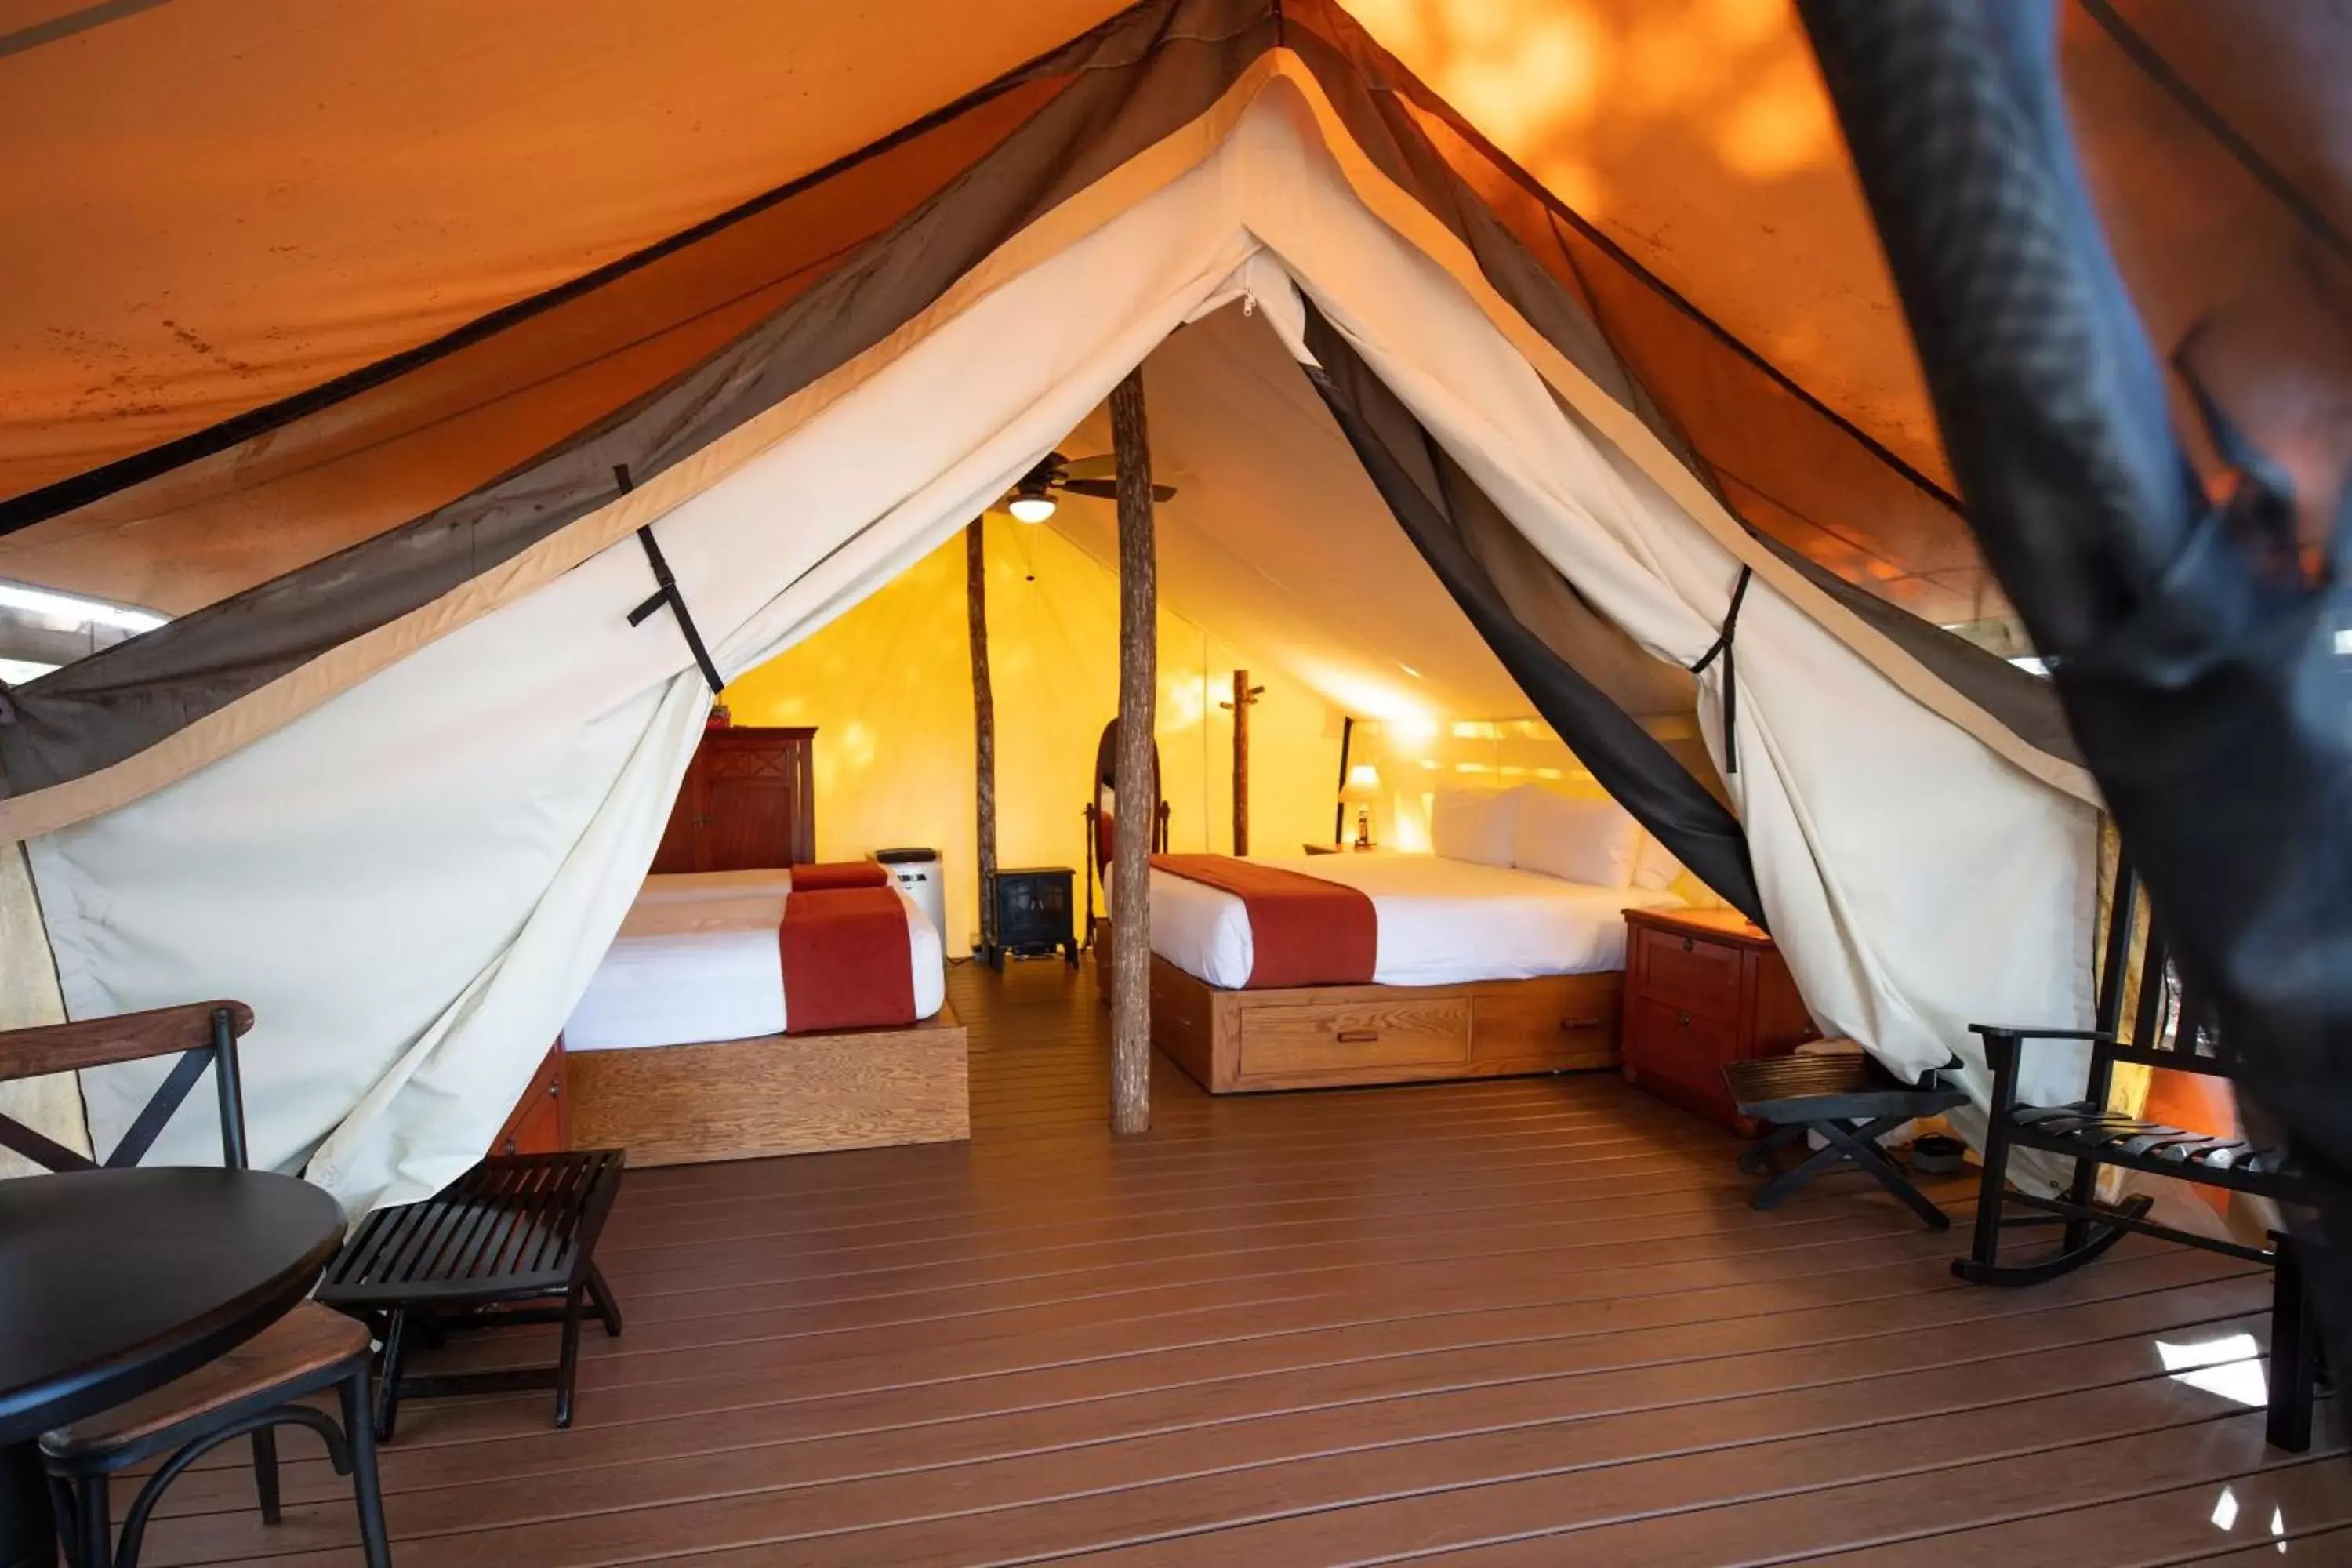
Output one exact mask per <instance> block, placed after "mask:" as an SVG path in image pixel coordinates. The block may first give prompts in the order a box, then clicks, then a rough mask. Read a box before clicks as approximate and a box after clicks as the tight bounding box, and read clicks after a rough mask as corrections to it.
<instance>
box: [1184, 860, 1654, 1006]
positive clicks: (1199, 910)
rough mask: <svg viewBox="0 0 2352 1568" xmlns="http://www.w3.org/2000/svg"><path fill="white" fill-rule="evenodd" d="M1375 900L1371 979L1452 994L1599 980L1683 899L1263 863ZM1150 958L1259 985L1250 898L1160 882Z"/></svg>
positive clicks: (1424, 864)
mask: <svg viewBox="0 0 2352 1568" xmlns="http://www.w3.org/2000/svg"><path fill="white" fill-rule="evenodd" d="M1250 858H1251V860H1252V861H1254V862H1255V863H1256V864H1258V865H1262V866H1277V867H1280V868H1283V869H1285V870H1290V871H1303V872H1305V873H1306V874H1307V876H1310V877H1320V878H1322V879H1324V880H1325V881H1327V882H1340V883H1344V884H1346V885H1347V886H1349V887H1350V888H1356V889H1361V890H1362V891H1363V892H1365V893H1366V894H1368V895H1370V898H1371V900H1372V910H1373V912H1374V913H1375V914H1376V915H1377V916H1378V918H1379V921H1380V941H1379V945H1378V947H1377V948H1376V950H1375V952H1376V955H1377V956H1376V960H1375V962H1374V963H1373V966H1372V980H1373V982H1374V983H1375V984H1381V985H1452V984H1461V983H1462V982H1464V981H1470V980H1525V979H1528V978H1531V977H1532V976H1535V975H1538V974H1591V973H1598V972H1600V971H1601V970H1607V969H1622V968H1623V967H1624V966H1625V920H1624V911H1625V910H1628V909H1633V908H1641V909H1673V908H1676V907H1678V906H1680V905H1681V904H1682V902H1683V900H1681V899H1680V898H1677V897H1676V896H1675V895H1674V894H1672V893H1659V892H1649V891H1646V890H1644V889H1640V888H1596V887H1591V886H1589V885H1587V884H1585V883H1582V882H1564V881H1562V880H1560V879H1559V878H1557V877H1547V876H1545V875H1543V874H1542V873H1541V872H1538V871H1520V870H1515V869H1512V868H1508V867H1502V866H1481V865H1477V864H1475V863H1474V862H1471V861H1468V860H1447V859H1444V858H1440V857H1438V856H1435V855H1353V854H1340V855H1307V856H1297V857H1279V856H1259V855H1253V856H1251V857H1250ZM1151 951H1152V952H1156V953H1158V954H1159V955H1160V957H1162V958H1164V959H1166V960H1167V961H1168V962H1169V963H1172V964H1174V965H1175V966H1176V967H1177V968H1179V969H1181V970H1183V971H1184V972H1185V973H1188V974H1192V975H1194V976H1197V977H1198V978H1200V979H1202V980H1205V981H1207V982H1208V983H1209V984H1212V985H1218V986H1223V987H1224V988H1226V989H1228V990H1239V989H1241V988H1242V987H1243V986H1244V985H1246V984H1248V983H1249V974H1250V967H1251V965H1252V964H1253V963H1255V948H1254V947H1253V945H1252V943H1251V939H1250V922H1249V913H1248V910H1246V908H1245V907H1244V905H1243V903H1242V901H1241V900H1240V899H1238V898H1236V897H1234V895H1233V894H1231V893H1227V892H1223V891H1220V890H1219V889H1215V888H1212V887H1209V886H1207V885H1205V884H1203V883H1200V882H1194V881H1191V880H1189V879H1185V878H1182V877H1171V876H1169V875H1166V874H1165V873H1155V874H1154V875H1153V876H1152V879H1151Z"/></svg>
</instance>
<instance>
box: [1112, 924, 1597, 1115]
mask: <svg viewBox="0 0 2352 1568" xmlns="http://www.w3.org/2000/svg"><path fill="white" fill-rule="evenodd" d="M1624 988H1625V975H1624V972H1623V971H1622V970H1616V969H1612V970H1605V971H1603V972H1601V973H1598V974H1548V975H1543V976H1539V977H1538V978H1537V979H1533V980H1480V981H1471V982H1467V983H1465V984H1460V985H1308V986H1300V987H1298V988H1297V989H1295V990H1269V991H1226V990H1223V989H1220V988H1219V987H1217V986H1214V985H1212V984H1209V983H1208V982H1207V981H1205V980H1202V979H1199V978H1197V977H1195V976H1193V975H1191V974H1187V973H1185V972H1184V971H1182V970H1181V969H1179V968H1177V967H1176V966H1175V965H1174V964H1172V963H1169V962H1168V961H1167V960H1166V959H1164V958H1162V957H1160V955H1159V954H1158V953H1154V954H1152V956H1151V1043H1152V1044H1153V1045H1155V1046H1158V1047H1160V1050H1162V1051H1163V1052H1165V1053H1166V1054H1167V1055H1168V1058H1169V1059H1171V1061H1173V1062H1175V1063H1176V1065H1177V1066H1179V1067H1181V1068H1183V1069H1184V1070H1185V1071H1186V1072H1188V1073H1190V1074H1192V1078H1193V1079H1194V1080H1195V1081H1196V1082H1198V1083H1199V1084H1200V1086H1201V1087H1202V1089H1207V1090H1208V1091H1209V1092H1210V1093H1212V1094H1248V1093H1253V1092H1255V1091H1258V1090H1263V1089H1329V1088H1337V1087H1341V1086H1350V1085H1354V1086H1361V1085H1370V1084H1384V1083H1424V1082H1428V1081H1430V1080H1432V1079H1462V1078H1499V1077H1502V1076H1505V1075H1507V1074H1513V1073H1539V1072H1564V1071H1568V1070H1570V1069H1572V1068H1613V1067H1615V1066H1616V1065H1617V1021H1618V1012H1619V1007H1620V1004H1621V999H1622V994H1623V992H1624Z"/></svg>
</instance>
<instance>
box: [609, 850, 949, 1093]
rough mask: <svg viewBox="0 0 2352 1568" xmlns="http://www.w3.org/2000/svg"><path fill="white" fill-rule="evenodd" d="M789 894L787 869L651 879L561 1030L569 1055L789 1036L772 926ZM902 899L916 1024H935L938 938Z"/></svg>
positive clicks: (939, 990)
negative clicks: (919, 1020) (920, 1020)
mask: <svg viewBox="0 0 2352 1568" xmlns="http://www.w3.org/2000/svg"><path fill="white" fill-rule="evenodd" d="M791 887H792V873H791V872H789V871H782V870H769V871H709V872H697V873H688V874H682V875H675V876H662V877H648V878H646V886H645V889H644V890H643V891H642V892H640V893H639V894H638V896H637V900H636V902H635V904H633V905H632V906H631V907H630V910H629V913H628V917H627V918H626V919H625V920H624V921H622V922H621V931H620V934H619V935H618V936H616V937H615V938H614V941H613V945H612V947H611V949H610V950H608V951H607V952H605V954H604V962H603V963H599V964H598V965H597V966H596V973H594V975H593V976H592V977H591V978H590V980H589V982H588V989H587V991H586V992H585V993H583V994H582V996H581V998H580V1002H579V1005H577V1006H575V1007H574V1008H573V1009H572V1020H571V1022H570V1023H569V1024H567V1025H565V1026H564V1030H563V1044H564V1048H565V1049H566V1050H567V1051H608V1050H625V1049H632V1048H638V1047H650V1046H680V1045H691V1044H694V1043H696V1042H698V1041H704V1040H741V1039H749V1038H751V1037H755V1036H760V1035H781V1034H783V1033H785V1032H786V1031H787V1030H788V1029H790V1027H791V1026H792V998H791V997H790V996H789V995H787V994H785V988H784V973H783V961H782V956H781V953H780V952H779V949H778V947H777V942H776V928H777V927H778V925H780V924H781V923H782V921H783V917H784V899H785V896H786V895H787V893H788V892H789V891H790V889H791ZM892 890H893V891H894V892H895V891H896V889H895V888H894V889H892ZM898 901H899V902H900V903H901V904H902V905H904V906H905V909H906V914H907V944H908V965H909V968H910V970H911V972H912V975H913V979H914V991H915V1016H916V1017H917V1018H929V1017H931V1016H934V1015H936V1014H937V1013H938V1012H939V1010H940V1005H942V1004H943V1003H944V1002H945V1001H946V1000H947V969H946V961H945V955H944V953H943V952H942V950H941V947H940V933H939V932H938V931H935V930H933V929H932V927H931V922H930V921H929V918H928V917H926V916H925V915H924V913H923V911H922V910H920V909H919V908H917V907H916V905H915V902H914V900H911V899H908V897H907V896H906V895H905V894H903V893H899V894H898Z"/></svg>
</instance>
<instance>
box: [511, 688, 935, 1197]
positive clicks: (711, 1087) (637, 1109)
mask: <svg viewBox="0 0 2352 1568" xmlns="http://www.w3.org/2000/svg"><path fill="white" fill-rule="evenodd" d="M815 734H816V731H814V730H811V729H791V730H778V729H761V728H756V727H721V728H714V729H711V730H709V731H705V733H704V735H703V737H702V743H701V746H700V747H699V748H698V750H697V752H696V753H695V760H694V763H693V765H692V766H691V767H690V768H689V769H688V774H687V779H686V783H685V784H683V785H681V786H680V788H679V791H678V798H677V802H676V804H675V805H672V807H671V808H670V821H669V827H668V830H667V833H666V834H665V835H664V837H663V839H662V851H661V855H660V856H659V857H657V858H656V860H655V862H654V869H655V870H656V871H710V870H737V869H758V868H765V867H770V866H773V867H779V868H782V867H789V866H791V865H792V864H793V863H794V862H795V861H806V860H814V858H816V816H815V813H816V806H815V792H814V784H813V783H812V778H813V773H812V769H813V765H814V764H813V762H812V754H813V742H814V736H815ZM562 1044H563V1042H562V1040H560V1039H559V1040H558V1041H557V1042H556V1046H557V1054H556V1056H555V1058H553V1059H555V1060H559V1061H562V1062H564V1063H565V1064H566V1076H567V1077H568V1079H569V1097H570V1100H571V1123H572V1125H571V1139H572V1146H573V1147H575V1148H582V1149H607V1148H620V1149H626V1150H627V1151H628V1152H629V1163H631V1164H633V1165H686V1164H694V1163H700V1162H703V1161H708V1160H758V1159H764V1158H766V1157H767V1156H769V1155H772V1154H814V1153H818V1152H823V1151H825V1150H832V1149H872V1148H878V1147H882V1146H885V1145H888V1144H895V1143H942V1142H954V1141H956V1140H960V1139H965V1138H969V1137H971V1079H970V1073H969V1063H968V1061H967V1058H966V1055H965V1044H964V1028H963V1025H962V1024H961V1022H959V1021H958V1020H957V1018H956V1016H955V1010H954V1009H953V1008H952V1007H950V1006H947V1005H941V1006H940V1011H939V1015H938V1016H936V1017H932V1018H928V1019H925V1020H924V1021H922V1022H921V1023H919V1024H910V1025H906V1026H884V1027H881V1028H871V1029H840V1030H835V1031H833V1032H831V1033H828V1034H822V1035H816V1034H811V1035H761V1036H758V1037H754V1038H751V1039H746V1040H719V1041H714V1042H711V1043H709V1044H702V1045H690V1046H648V1047H644V1048H643V1049H638V1050H618V1051H564V1050H563V1049H562Z"/></svg>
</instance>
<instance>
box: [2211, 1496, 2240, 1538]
mask: <svg viewBox="0 0 2352 1568" xmlns="http://www.w3.org/2000/svg"><path fill="white" fill-rule="evenodd" d="M2237 1522H2238V1494H2237V1493H2235V1492H2233V1491H2231V1489H2229V1488H2227V1487H2223V1488H2222V1489H2221V1496H2220V1497H2218V1498H2216V1499H2214V1500H2213V1528H2214V1529H2216V1530H2231V1529H2234V1528H2235V1527H2236V1525H2237Z"/></svg>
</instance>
